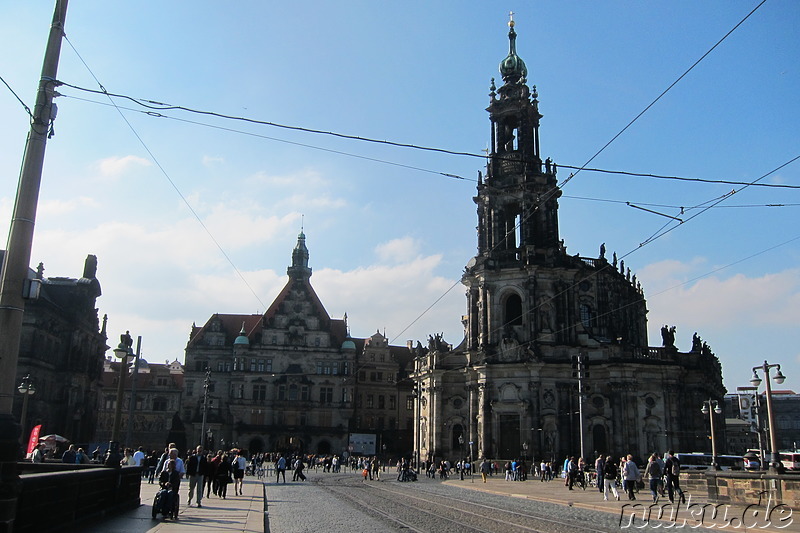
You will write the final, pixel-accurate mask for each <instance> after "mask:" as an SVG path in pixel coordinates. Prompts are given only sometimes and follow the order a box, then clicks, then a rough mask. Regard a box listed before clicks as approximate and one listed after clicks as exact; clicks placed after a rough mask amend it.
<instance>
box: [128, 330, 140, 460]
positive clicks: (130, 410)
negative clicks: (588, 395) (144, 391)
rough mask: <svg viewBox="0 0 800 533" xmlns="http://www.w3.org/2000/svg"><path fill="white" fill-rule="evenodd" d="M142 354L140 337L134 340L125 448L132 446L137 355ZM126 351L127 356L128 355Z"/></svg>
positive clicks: (137, 377)
mask: <svg viewBox="0 0 800 533" xmlns="http://www.w3.org/2000/svg"><path fill="white" fill-rule="evenodd" d="M141 352H142V336H141V335H139V336H138V337H137V338H136V355H135V359H134V363H133V381H132V382H131V397H130V400H129V401H128V431H127V432H126V433H125V447H126V448H129V447H130V446H131V445H132V436H133V409H134V408H135V406H136V384H137V382H138V381H139V355H140V354H141ZM130 353H131V352H130V350H128V355H130Z"/></svg>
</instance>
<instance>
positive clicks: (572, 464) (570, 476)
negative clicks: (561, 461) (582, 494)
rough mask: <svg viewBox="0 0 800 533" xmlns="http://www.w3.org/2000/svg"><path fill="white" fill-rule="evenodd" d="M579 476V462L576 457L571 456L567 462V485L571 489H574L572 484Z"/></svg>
mask: <svg viewBox="0 0 800 533" xmlns="http://www.w3.org/2000/svg"><path fill="white" fill-rule="evenodd" d="M577 478H578V463H577V462H576V461H575V457H574V456H573V457H570V458H569V461H568V462H567V487H568V488H569V490H574V489H573V488H572V485H574V484H575V480H576V479H577Z"/></svg>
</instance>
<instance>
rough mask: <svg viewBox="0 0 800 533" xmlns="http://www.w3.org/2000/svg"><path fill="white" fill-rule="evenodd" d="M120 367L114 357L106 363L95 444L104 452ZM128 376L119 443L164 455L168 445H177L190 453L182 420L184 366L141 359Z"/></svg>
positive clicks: (114, 410)
mask: <svg viewBox="0 0 800 533" xmlns="http://www.w3.org/2000/svg"><path fill="white" fill-rule="evenodd" d="M120 366H121V363H120V361H118V360H116V359H114V358H113V357H112V356H108V357H107V358H106V359H104V361H103V383H102V385H103V387H102V393H101V394H100V396H99V398H98V404H97V432H96V434H95V440H96V441H97V442H96V443H95V444H96V445H97V446H99V447H100V448H101V449H104V448H105V447H106V446H107V445H108V442H109V441H110V440H111V433H112V428H113V426H114V416H115V414H116V408H117V389H118V386H119V378H120ZM127 372H128V375H127V376H126V378H125V382H124V383H123V387H124V390H123V395H122V404H121V407H120V409H121V411H120V413H121V418H120V434H119V440H120V442H121V443H122V445H124V446H127V447H133V448H138V447H139V446H143V447H144V448H145V449H146V450H148V451H153V450H156V451H160V450H162V449H163V448H164V447H165V446H166V445H167V444H168V443H170V442H174V443H176V444H177V445H178V447H179V448H180V449H186V447H187V439H186V435H185V430H184V427H183V422H182V421H181V418H180V410H181V405H182V401H183V390H184V384H183V373H184V369H183V365H182V364H181V363H180V362H179V361H173V362H172V363H163V364H159V363H150V362H148V361H146V360H145V359H143V358H140V359H139V362H138V363H136V362H133V361H131V362H130V363H129V365H128V369H127ZM133 398H135V400H133V401H134V403H133V410H132V411H131V401H132V399H133ZM128 428H130V431H129V429H128Z"/></svg>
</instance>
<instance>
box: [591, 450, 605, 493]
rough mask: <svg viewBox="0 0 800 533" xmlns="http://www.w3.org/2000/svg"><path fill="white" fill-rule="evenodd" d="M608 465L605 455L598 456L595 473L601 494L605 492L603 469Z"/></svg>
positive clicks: (595, 462)
mask: <svg viewBox="0 0 800 533" xmlns="http://www.w3.org/2000/svg"><path fill="white" fill-rule="evenodd" d="M605 465H606V460H605V457H603V454H600V455H598V456H597V459H595V461H594V471H595V474H596V475H597V490H599V491H600V492H604V487H603V485H604V483H603V467H604V466H605Z"/></svg>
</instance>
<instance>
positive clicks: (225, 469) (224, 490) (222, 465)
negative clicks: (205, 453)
mask: <svg viewBox="0 0 800 533" xmlns="http://www.w3.org/2000/svg"><path fill="white" fill-rule="evenodd" d="M219 454H222V455H219ZM217 456H218V457H219V458H220V461H219V463H218V464H217V496H219V497H220V498H222V499H223V500H224V499H225V498H226V496H227V495H228V483H233V477H232V476H231V459H230V457H228V454H227V453H223V452H222V451H221V450H220V451H219V452H218V455H217Z"/></svg>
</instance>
